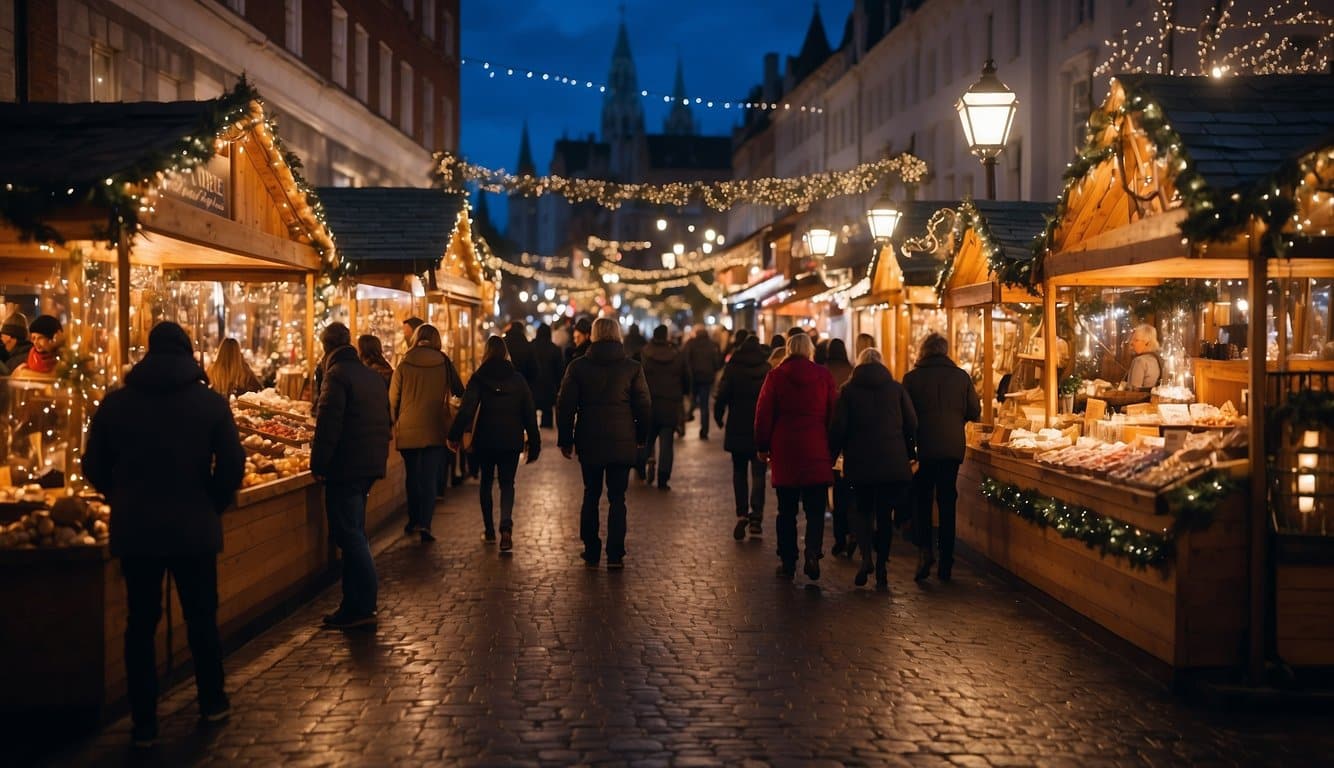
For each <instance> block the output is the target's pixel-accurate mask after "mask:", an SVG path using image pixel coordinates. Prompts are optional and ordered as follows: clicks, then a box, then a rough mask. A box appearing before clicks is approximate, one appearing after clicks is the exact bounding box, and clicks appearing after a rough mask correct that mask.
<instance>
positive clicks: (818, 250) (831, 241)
mask: <svg viewBox="0 0 1334 768" xmlns="http://www.w3.org/2000/svg"><path fill="white" fill-rule="evenodd" d="M805 240H806V251H807V252H808V253H810V254H811V255H812V256H821V257H824V258H829V257H830V256H833V255H834V248H835V247H836V246H837V245H838V239H837V238H836V237H834V233H833V232H832V231H831V230H829V229H827V228H825V227H811V228H810V229H808V230H806V236H805Z"/></svg>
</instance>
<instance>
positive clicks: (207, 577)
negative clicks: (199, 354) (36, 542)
mask: <svg viewBox="0 0 1334 768" xmlns="http://www.w3.org/2000/svg"><path fill="white" fill-rule="evenodd" d="M34 324H35V323H34ZM193 354H194V347H193V345H192V344H191V343H190V337H189V336H188V335H186V333H185V330H184V329H182V328H181V327H180V326H179V325H177V324H176V323H172V322H163V323H158V324H157V325H156V326H154V327H153V330H152V331H151V332H150V333H149V334H148V353H147V354H146V355H144V359H143V360H141V361H140V362H139V363H138V364H137V365H135V366H134V368H133V369H131V370H130V372H129V374H127V375H126V376H125V386H124V387H121V388H120V389H117V390H115V391H113V392H110V393H108V394H107V396H106V399H105V400H103V401H102V405H101V407H100V408H98V409H97V413H95V414H94V415H93V419H92V422H91V423H90V424H89V426H88V447H87V450H86V451H85V452H84V457H83V472H84V476H85V477H87V479H88V481H89V482H90V483H92V484H93V486H94V487H95V488H97V490H98V491H100V492H101V493H102V494H103V495H104V496H106V499H107V502H108V503H109V504H110V505H111V553H112V555H113V556H115V557H118V558H120V571H121V574H122V576H123V578H124V579H125V591H126V598H127V599H126V605H127V606H128V615H127V617H126V626H125V674H126V687H127V689H128V693H129V699H130V713H131V719H132V720H133V723H134V727H133V730H132V733H131V738H132V739H133V742H134V744H135V746H139V747H148V746H151V745H152V744H153V743H154V741H156V739H157V735H158V720H157V697H158V681H157V659H156V653H155V640H154V638H155V637H156V635H157V627H158V623H159V619H160V617H161V615H162V600H163V594H162V575H163V573H164V572H165V571H170V572H171V574H172V583H174V584H175V585H176V593H177V596H178V597H179V598H180V604H181V608H182V609H183V610H182V613H183V615H184V616H185V622H186V627H187V630H188V631H187V633H186V634H187V637H188V638H189V643H190V656H191V657H192V659H193V660H194V665H195V685H196V688H197V690H198V696H199V714H200V718H201V720H203V721H204V722H210V723H217V722H221V721H223V720H225V719H226V718H227V716H228V714H229V712H230V709H231V707H230V703H229V702H228V700H227V693H226V689H225V686H224V678H223V666H222V649H221V644H220V642H219V637H218V623H217V611H218V553H219V552H221V551H222V543H223V534H222V522H221V514H222V512H223V510H225V509H226V508H227V507H229V506H230V505H231V503H232V500H233V499H234V498H235V495H236V491H237V489H238V488H239V487H240V486H241V480H242V478H243V477H244V474H245V452H244V450H243V449H242V448H241V440H240V437H239V436H238V435H237V432H236V423H235V421H234V420H233V419H232V414H231V410H230V409H229V408H228V406H227V399H226V398H224V397H223V396H222V395H219V394H218V393H217V392H214V391H213V390H212V389H209V387H208V386H206V385H205V384H204V371H203V370H202V369H201V368H200V367H199V364H198V363H197V362H195V359H194V356H193Z"/></svg>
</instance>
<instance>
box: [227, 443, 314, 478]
mask: <svg viewBox="0 0 1334 768" xmlns="http://www.w3.org/2000/svg"><path fill="white" fill-rule="evenodd" d="M308 471H310V451H306V450H301V449H296V448H292V449H287V451H286V453H285V455H283V456H279V457H273V456H265V455H263V454H256V453H249V452H247V455H246V460H245V474H244V475H243V476H242V477H241V487H242V488H253V487H254V486H256V485H263V484H264V483H271V482H274V481H275V480H284V479H286V478H289V477H292V476H293V475H298V474H300V473H302V472H308Z"/></svg>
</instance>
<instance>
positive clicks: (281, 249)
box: [144, 197, 320, 271]
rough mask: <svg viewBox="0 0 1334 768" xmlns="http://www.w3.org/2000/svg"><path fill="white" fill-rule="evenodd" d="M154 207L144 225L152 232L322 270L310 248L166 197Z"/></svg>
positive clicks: (284, 264)
mask: <svg viewBox="0 0 1334 768" xmlns="http://www.w3.org/2000/svg"><path fill="white" fill-rule="evenodd" d="M155 207H156V208H157V212H156V213H153V214H151V215H149V216H148V217H147V218H146V220H145V222H144V229H145V230H147V231H149V232H157V233H159V234H161V235H164V236H167V237H171V238H175V239H178V240H182V241H184V242H187V243H194V244H196V245H202V246H207V247H209V248H212V249H214V250H217V251H221V252H225V253H230V254H236V255H239V256H249V257H253V258H257V259H261V260H263V261H266V262H269V263H272V264H279V265H282V266H286V267H292V268H295V269H299V270H309V271H317V270H319V268H320V260H319V255H318V254H317V253H316V252H315V249H314V248H313V247H311V246H309V245H305V244H303V243H298V242H296V241H294V240H288V239H284V238H280V237H275V236H273V235H270V234H268V233H265V232H260V231H259V230H256V229H254V228H252V227H248V226H246V225H244V224H238V223H236V222H234V221H231V220H229V219H224V218H222V217H221V216H215V215H213V214H211V213H206V212H204V211H201V210H198V209H197V208H193V207H191V206H189V205H186V204H185V203H181V202H178V201H176V200H172V199H170V198H166V197H161V198H159V199H158V201H157V203H156V204H155ZM220 256H221V254H220ZM224 258H225V257H224Z"/></svg>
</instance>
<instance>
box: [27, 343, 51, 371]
mask: <svg viewBox="0 0 1334 768" xmlns="http://www.w3.org/2000/svg"><path fill="white" fill-rule="evenodd" d="M56 360H57V355H56V353H55V351H54V350H52V351H51V352H38V351H37V347H33V348H32V349H30V350H28V360H27V362H25V363H24V365H26V366H27V367H28V370H30V371H32V372H34V373H52V372H54V371H55V370H56Z"/></svg>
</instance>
